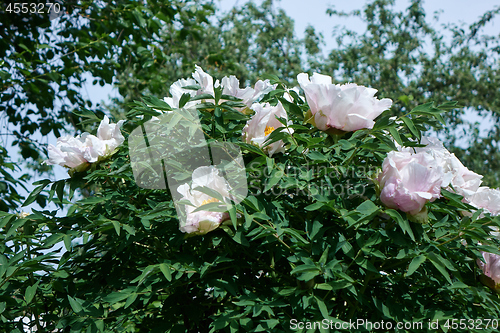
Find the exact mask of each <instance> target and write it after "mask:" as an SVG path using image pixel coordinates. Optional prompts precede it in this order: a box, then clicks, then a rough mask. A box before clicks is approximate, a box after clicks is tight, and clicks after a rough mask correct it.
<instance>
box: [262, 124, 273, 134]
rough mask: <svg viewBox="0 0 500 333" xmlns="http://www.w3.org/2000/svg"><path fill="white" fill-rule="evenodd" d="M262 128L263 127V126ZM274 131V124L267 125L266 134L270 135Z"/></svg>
mask: <svg viewBox="0 0 500 333" xmlns="http://www.w3.org/2000/svg"><path fill="white" fill-rule="evenodd" d="M261 128H262V127H261ZM273 131H274V127H272V126H266V129H265V130H264V134H265V135H269V134H271V133H272V132H273Z"/></svg>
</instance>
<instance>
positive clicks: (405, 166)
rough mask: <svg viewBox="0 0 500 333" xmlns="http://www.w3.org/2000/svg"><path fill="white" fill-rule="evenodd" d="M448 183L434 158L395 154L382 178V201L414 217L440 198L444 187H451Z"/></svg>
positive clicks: (390, 155)
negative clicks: (427, 203) (428, 204)
mask: <svg viewBox="0 0 500 333" xmlns="http://www.w3.org/2000/svg"><path fill="white" fill-rule="evenodd" d="M447 181H448V182H449V179H447V178H446V177H444V172H443V169H442V168H441V167H440V166H439V165H438V163H437V162H436V160H434V158H433V157H432V156H431V155H429V154H426V153H424V152H419V153H417V154H412V153H410V152H397V151H391V152H389V153H388V154H387V157H386V159H385V160H384V162H383V164H382V173H381V174H380V175H379V182H380V188H381V193H380V200H381V201H382V202H383V203H384V204H385V205H386V206H387V207H389V208H396V209H399V210H401V211H403V212H408V213H410V214H412V215H414V214H417V213H419V212H420V211H421V210H422V208H423V207H424V205H425V203H426V202H427V201H433V200H435V199H436V198H439V197H440V192H441V187H443V186H447V185H448V184H447V183H446V182H447Z"/></svg>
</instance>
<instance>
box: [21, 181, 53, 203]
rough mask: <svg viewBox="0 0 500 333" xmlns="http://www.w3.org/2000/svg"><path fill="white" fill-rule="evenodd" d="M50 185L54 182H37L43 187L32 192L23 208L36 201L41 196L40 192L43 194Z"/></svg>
mask: <svg viewBox="0 0 500 333" xmlns="http://www.w3.org/2000/svg"><path fill="white" fill-rule="evenodd" d="M50 183H52V181H51V180H49V179H45V180H41V181H38V182H36V184H41V185H40V186H38V187H36V188H35V189H34V190H33V192H31V193H30V195H28V197H27V198H26V201H24V203H23V205H22V206H21V207H25V206H27V205H29V204H31V203H32V202H33V201H35V200H36V198H37V197H38V195H39V194H40V192H42V191H43V189H44V188H45V187H47V185H49V184H50Z"/></svg>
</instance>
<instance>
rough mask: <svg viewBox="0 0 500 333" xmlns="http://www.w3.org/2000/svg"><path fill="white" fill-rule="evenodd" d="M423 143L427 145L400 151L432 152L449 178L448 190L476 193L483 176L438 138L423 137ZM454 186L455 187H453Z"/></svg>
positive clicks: (467, 193) (460, 192)
mask: <svg viewBox="0 0 500 333" xmlns="http://www.w3.org/2000/svg"><path fill="white" fill-rule="evenodd" d="M421 143H422V144H425V145H427V146H426V147H421V148H400V151H407V152H414V151H415V152H417V153H418V152H425V153H427V154H430V155H431V156H432V157H433V158H434V159H435V160H436V162H437V163H438V164H439V166H440V167H441V168H442V169H443V172H444V173H445V174H446V179H449V184H450V186H448V188H447V190H448V191H453V190H454V191H455V192H456V193H458V194H460V195H462V196H464V197H468V196H470V195H472V194H474V193H475V192H476V191H477V190H478V188H479V186H480V185H481V178H483V176H481V175H479V174H477V173H475V172H473V171H471V170H469V169H468V168H466V167H465V166H464V165H463V164H462V162H460V160H459V159H458V158H457V157H456V156H455V154H452V153H450V152H449V151H448V150H447V149H446V148H445V147H444V146H443V144H442V142H441V141H439V139H438V138H433V137H425V136H423V137H422V140H421ZM452 187H453V189H452Z"/></svg>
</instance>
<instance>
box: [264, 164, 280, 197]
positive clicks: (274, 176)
mask: <svg viewBox="0 0 500 333" xmlns="http://www.w3.org/2000/svg"><path fill="white" fill-rule="evenodd" d="M282 177H283V171H281V170H279V169H274V170H273V171H272V172H271V177H270V178H269V179H267V182H266V186H265V188H264V192H266V191H268V190H269V189H271V188H272V187H273V186H274V185H276V184H278V182H279V181H280V179H281V178H282Z"/></svg>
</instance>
